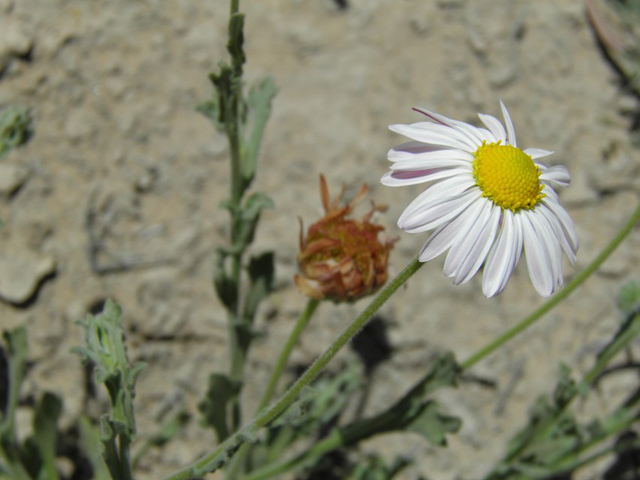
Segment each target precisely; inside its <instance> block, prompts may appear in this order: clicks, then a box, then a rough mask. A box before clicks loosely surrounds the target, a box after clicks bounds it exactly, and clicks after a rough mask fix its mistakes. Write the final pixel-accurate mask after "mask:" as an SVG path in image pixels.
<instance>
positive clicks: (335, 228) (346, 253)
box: [295, 175, 396, 302]
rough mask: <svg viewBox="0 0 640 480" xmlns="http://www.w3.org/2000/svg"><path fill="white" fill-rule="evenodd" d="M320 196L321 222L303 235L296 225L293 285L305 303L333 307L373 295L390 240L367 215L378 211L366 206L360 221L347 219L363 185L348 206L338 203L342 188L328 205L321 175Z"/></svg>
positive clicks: (383, 277) (383, 276) (361, 195)
mask: <svg viewBox="0 0 640 480" xmlns="http://www.w3.org/2000/svg"><path fill="white" fill-rule="evenodd" d="M320 194H321V197H322V205H323V207H324V211H325V215H324V217H322V218H321V219H320V220H318V221H317V222H315V223H314V224H313V225H311V226H310V227H309V230H308V231H307V235H306V236H304V229H303V227H302V220H300V253H298V266H299V268H300V275H296V276H295V282H296V285H297V286H298V288H299V289H300V290H301V291H302V292H303V293H304V294H306V295H308V296H309V297H311V298H315V299H318V300H321V299H325V298H327V299H330V300H333V301H336V302H342V301H353V300H357V299H359V298H361V297H364V296H366V295H369V294H371V293H374V292H375V291H376V290H378V288H380V287H381V286H382V285H384V283H385V282H386V281H387V261H388V259H389V252H390V251H391V249H392V248H393V244H394V243H395V241H396V239H392V238H389V237H386V236H385V234H384V228H383V227H382V226H380V225H376V224H374V223H371V216H372V215H373V213H374V212H375V211H381V210H384V208H382V207H380V206H375V205H374V204H372V207H371V209H370V210H369V212H367V213H366V214H365V215H364V216H363V217H362V218H361V219H359V220H356V219H352V218H348V216H349V214H350V213H351V212H352V211H353V209H354V207H355V206H356V205H357V204H358V203H359V202H361V201H362V199H364V197H365V195H366V194H367V186H366V185H363V186H362V188H361V189H360V192H359V193H358V194H357V195H356V196H355V198H354V199H353V200H352V201H351V202H349V203H345V204H341V202H342V197H343V195H344V187H343V189H342V191H341V192H340V195H338V196H337V197H336V198H335V199H334V200H333V201H331V199H330V197H329V190H328V188H327V182H326V180H325V178H324V176H323V175H320Z"/></svg>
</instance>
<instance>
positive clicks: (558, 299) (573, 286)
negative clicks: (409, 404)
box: [462, 205, 640, 370]
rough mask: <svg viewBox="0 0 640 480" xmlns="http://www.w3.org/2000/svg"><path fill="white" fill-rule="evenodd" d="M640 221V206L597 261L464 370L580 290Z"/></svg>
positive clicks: (501, 336)
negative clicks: (577, 289) (579, 287)
mask: <svg viewBox="0 0 640 480" xmlns="http://www.w3.org/2000/svg"><path fill="white" fill-rule="evenodd" d="M638 220H640V205H638V207H636V210H635V211H634V212H633V214H632V215H631V218H629V220H628V221H627V223H626V224H625V225H624V226H623V227H622V229H621V230H620V231H619V232H618V234H617V235H616V236H615V237H614V239H613V240H611V242H610V243H609V245H607V246H606V247H605V248H604V250H602V252H600V254H599V255H598V256H597V257H596V258H595V260H593V261H592V262H591V263H590V264H589V265H588V266H587V267H586V268H585V269H584V270H582V271H581V272H580V273H578V274H577V275H576V276H575V277H574V278H573V280H571V281H570V282H569V283H568V284H567V286H566V287H564V288H563V289H562V290H561V291H560V292H558V293H557V294H556V295H555V296H554V297H552V298H551V299H550V300H549V301H547V302H546V303H544V304H543V305H542V306H541V307H540V308H538V309H537V310H536V311H534V312H533V313H532V314H531V315H529V316H528V317H526V318H525V319H524V320H522V321H521V322H520V323H518V324H517V325H515V326H514V327H513V328H511V329H510V330H507V331H506V332H505V333H504V334H503V335H500V336H499V337H498V338H496V339H495V340H493V341H492V342H490V343H489V344H488V345H486V346H485V347H484V348H482V349H480V350H479V351H478V352H476V353H475V354H473V355H471V356H470V357H469V358H468V359H467V360H465V361H464V362H462V368H463V369H465V370H466V369H468V368H471V367H472V366H473V365H475V364H476V363H478V362H479V361H480V360H482V359H483V358H485V357H486V356H488V355H489V354H491V353H493V352H494V351H495V350H497V349H498V348H500V347H501V346H502V345H504V344H505V343H507V342H508V341H509V340H511V339H512V338H513V337H515V336H516V335H518V334H519V333H521V332H523V331H524V330H526V329H527V328H529V327H530V326H531V325H533V324H534V323H535V322H536V321H537V320H539V319H540V318H541V317H542V316H543V315H544V314H545V313H547V312H548V311H549V310H551V309H552V308H553V307H555V306H556V305H557V304H559V303H560V302H562V301H563V300H564V299H565V298H567V297H568V296H569V295H570V294H571V293H572V292H573V291H574V290H575V289H576V288H578V286H580V285H581V284H582V283H583V282H584V281H585V280H586V279H587V278H589V277H590V276H591V275H592V274H593V273H594V272H595V271H596V270H597V269H598V268H599V267H600V265H602V264H603V263H604V261H605V260H606V259H607V258H609V256H610V255H611V254H612V253H613V252H614V251H615V249H616V248H618V246H619V245H620V244H621V243H622V241H623V240H624V239H625V237H626V236H627V235H628V234H629V233H630V232H631V230H632V229H633V227H634V226H635V224H636V223H638Z"/></svg>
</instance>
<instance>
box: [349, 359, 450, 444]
mask: <svg viewBox="0 0 640 480" xmlns="http://www.w3.org/2000/svg"><path fill="white" fill-rule="evenodd" d="M461 371H462V369H461V367H460V366H459V365H458V364H457V363H456V361H455V359H454V357H453V355H452V354H451V353H445V354H442V355H440V356H439V357H438V358H437V359H436V361H435V363H434V366H433V367H432V369H431V371H430V372H429V373H428V374H427V375H426V376H425V377H424V378H423V379H422V380H421V381H420V382H418V383H417V384H416V385H415V386H414V387H413V388H412V389H411V390H409V392H407V393H406V394H405V396H404V397H402V398H401V399H400V400H398V401H397V402H396V403H395V404H394V405H393V406H391V407H390V408H388V409H387V410H385V411H383V412H381V413H379V414H378V415H375V416H373V417H370V418H366V419H362V420H359V421H356V422H353V423H351V424H349V425H347V426H345V427H343V428H341V429H340V435H341V436H342V438H344V445H353V444H355V443H358V442H359V441H361V440H364V439H366V438H369V437H371V436H372V435H376V434H378V433H384V432H391V431H402V430H407V429H409V430H414V431H416V429H418V430H419V429H420V427H428V426H429V425H428V423H429V422H432V423H433V424H434V425H436V427H437V428H435V430H434V431H433V432H432V433H430V434H429V435H430V437H429V436H427V438H429V439H430V440H431V439H436V440H437V441H438V442H441V440H439V439H438V436H439V435H440V434H444V433H446V432H447V431H451V432H455V431H457V429H458V428H459V426H460V425H459V420H457V419H455V418H454V417H446V416H441V417H437V416H434V411H433V410H431V411H429V409H433V408H434V407H433V406H430V404H431V403H433V402H432V401H427V400H425V399H424V397H425V396H427V395H428V394H429V393H431V392H433V391H434V390H436V389H438V388H441V387H444V386H454V385H455V384H456V379H457V377H458V375H459V373H460V372H461ZM425 410H427V412H426V414H425ZM438 422H440V423H438ZM420 433H423V434H425V431H421V432H420ZM438 444H442V443H438Z"/></svg>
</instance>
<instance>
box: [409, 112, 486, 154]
mask: <svg viewBox="0 0 640 480" xmlns="http://www.w3.org/2000/svg"><path fill="white" fill-rule="evenodd" d="M414 110H415V111H417V112H419V113H422V114H424V115H426V116H427V117H429V118H431V119H432V120H434V121H436V122H438V123H440V124H442V125H446V126H448V127H449V128H452V129H454V130H456V131H458V132H460V133H462V134H463V135H465V136H466V137H467V138H468V139H469V140H470V141H471V144H472V145H475V147H476V149H477V148H478V147H479V146H480V145H482V141H483V140H484V138H483V136H482V135H481V134H480V133H479V132H478V131H477V130H478V129H477V128H476V127H474V126H472V125H469V124H468V123H464V122H460V121H458V120H453V119H451V118H447V117H445V116H444V115H440V114H439V113H435V112H432V111H430V110H427V109H422V108H414Z"/></svg>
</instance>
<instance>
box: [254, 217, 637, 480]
mask: <svg viewBox="0 0 640 480" xmlns="http://www.w3.org/2000/svg"><path fill="white" fill-rule="evenodd" d="M639 220H640V205H638V207H637V208H636V210H635V211H634V213H633V214H632V215H631V217H630V218H629V220H628V221H627V223H626V224H625V225H624V226H623V227H622V229H621V230H620V231H619V233H618V234H617V235H616V236H615V237H614V238H613V240H612V241H611V242H610V243H609V244H608V245H607V246H606V247H605V248H604V249H603V250H602V251H601V252H600V254H599V255H598V256H597V257H596V258H595V259H594V260H593V261H592V262H591V263H590V264H589V265H588V266H587V267H586V268H585V269H584V270H582V271H581V272H580V273H579V274H578V275H576V277H575V278H574V279H573V280H572V281H571V282H570V283H569V284H567V286H566V287H565V289H564V290H562V291H561V292H560V293H558V294H557V295H556V296H555V297H553V298H552V299H550V300H548V301H547V302H546V303H545V304H544V305H542V306H541V307H540V308H538V309H537V310H536V311H535V312H533V313H532V314H531V315H529V316H527V317H525V318H524V319H523V320H522V321H520V322H519V323H518V324H517V325H516V326H515V327H513V328H512V329H510V330H508V331H507V332H506V333H505V334H503V335H501V336H500V337H498V338H496V339H495V340H494V341H492V342H490V343H489V344H488V345H487V346H485V347H483V348H481V349H480V350H479V351H478V352H476V353H475V354H473V355H471V357H469V358H468V359H467V360H466V361H465V362H463V363H462V365H461V366H462V367H463V369H464V370H467V369H469V368H471V367H472V366H473V365H475V364H476V363H477V362H479V361H480V360H481V359H483V358H484V357H486V356H488V355H489V354H491V353H492V352H493V351H494V350H496V349H497V348H498V347H500V346H501V345H504V344H505V343H506V342H508V341H509V340H510V339H512V338H513V337H515V336H516V335H518V334H519V333H522V332H523V331H524V330H526V329H527V328H528V327H529V326H531V325H532V324H533V323H534V322H535V321H536V320H538V319H539V318H540V317H542V316H543V315H544V314H545V313H547V312H548V311H549V310H551V309H552V308H553V307H555V306H556V305H557V304H558V303H559V302H560V301H562V300H564V299H565V298H567V297H568V296H569V294H570V293H571V292H572V291H573V290H575V288H576V287H578V285H580V284H581V283H583V282H584V281H585V280H586V279H587V278H588V277H589V276H591V275H592V274H593V273H594V272H595V271H596V270H597V269H598V267H600V265H602V263H603V262H604V261H605V260H606V259H607V258H608V257H609V256H610V255H611V254H612V253H613V251H614V250H615V249H616V248H617V247H618V246H619V245H620V243H621V242H622V241H623V240H624V238H625V237H626V236H627V235H628V234H629V233H630V232H631V230H632V229H633V227H634V226H635V224H636V223H637V222H638V221H639ZM628 337H631V338H632V336H631V335H627V336H626V337H625V339H624V340H625V341H621V342H620V343H619V345H618V347H617V348H616V349H615V351H612V352H610V355H607V357H606V358H601V359H599V360H598V362H597V363H596V365H595V366H594V367H593V369H592V370H591V371H590V372H589V373H588V374H587V375H586V376H585V380H584V382H585V383H586V384H589V383H591V382H592V381H593V380H594V379H595V378H597V376H598V375H599V374H600V373H601V372H602V370H603V369H604V368H605V366H606V364H607V363H608V361H609V360H610V359H611V356H612V355H613V354H615V353H617V352H619V351H620V349H621V348H623V347H624V345H627V344H628V341H630V338H628ZM334 432H335V431H334ZM343 443H344V439H343V438H342V437H341V436H340V435H333V434H329V435H328V436H327V437H326V438H324V439H322V440H320V441H319V442H317V443H316V444H314V445H313V447H312V448H311V449H309V450H307V451H305V452H302V453H300V454H299V455H297V456H296V457H294V458H292V459H289V460H286V461H284V462H282V463H278V464H269V465H266V466H264V467H263V468H261V469H259V470H257V471H255V472H252V473H251V474H249V475H248V476H247V477H245V478H243V480H264V479H267V478H271V477H273V476H275V475H279V474H282V473H284V472H286V471H288V470H290V469H292V468H294V467H296V466H298V465H301V464H303V463H304V462H305V461H307V460H309V459H311V458H315V457H318V456H320V455H324V454H325V453H327V452H330V451H332V450H335V449H336V448H340V447H341V446H343Z"/></svg>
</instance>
